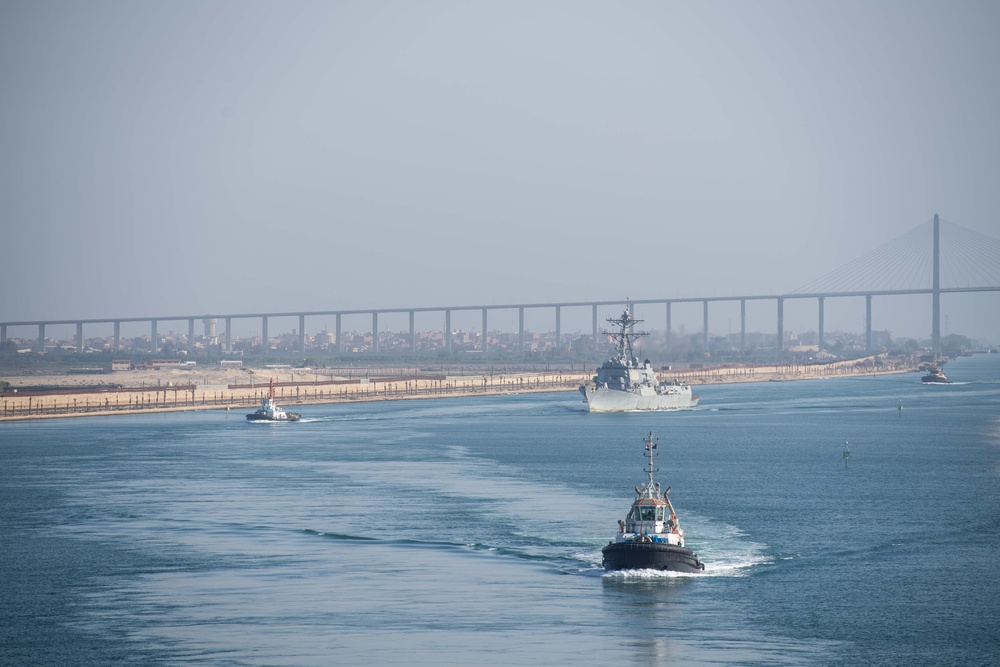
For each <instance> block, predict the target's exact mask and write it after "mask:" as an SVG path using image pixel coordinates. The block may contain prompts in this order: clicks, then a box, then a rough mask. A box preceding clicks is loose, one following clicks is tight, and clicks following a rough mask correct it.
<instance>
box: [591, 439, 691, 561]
mask: <svg viewBox="0 0 1000 667" xmlns="http://www.w3.org/2000/svg"><path fill="white" fill-rule="evenodd" d="M643 442H644V443H645V445H646V455H647V456H648V457H649V467H648V468H643V470H644V471H645V472H646V473H647V474H648V475H649V480H648V481H647V482H646V483H644V484H643V485H642V486H637V487H635V500H633V501H632V509H630V510H629V513H628V516H626V517H625V519H620V520H619V521H618V533H617V534H616V535H615V539H614V540H612V541H611V542H609V543H608V546H606V547H604V548H603V549H601V553H602V554H603V555H604V569H605V570H669V571H671V572H688V573H696V572H702V571H704V569H705V564H704V563H702V562H701V561H700V560H698V556H696V555H695V553H694V552H693V551H692V550H691V549H687V548H685V547H684V531H683V530H681V526H680V522H679V521H678V520H677V513H676V512H675V511H674V506H673V504H672V503H671V502H670V496H669V494H670V487H669V486H668V487H667V489H666V490H665V491H663V492H661V491H660V484H659V483H658V482H654V481H653V473H654V472H658V471H659V468H655V469H654V468H653V456H654V455H655V454H656V446H657V441H656V439H655V438H653V434H652V433H650V434H649V437H648V438H646V439H644V441H643Z"/></svg>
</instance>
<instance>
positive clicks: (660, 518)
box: [656, 507, 663, 521]
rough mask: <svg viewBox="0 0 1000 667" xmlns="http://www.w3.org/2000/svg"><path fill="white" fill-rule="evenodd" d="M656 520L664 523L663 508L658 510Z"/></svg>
mask: <svg viewBox="0 0 1000 667" xmlns="http://www.w3.org/2000/svg"><path fill="white" fill-rule="evenodd" d="M656 520H657V521H663V507H657V508H656Z"/></svg>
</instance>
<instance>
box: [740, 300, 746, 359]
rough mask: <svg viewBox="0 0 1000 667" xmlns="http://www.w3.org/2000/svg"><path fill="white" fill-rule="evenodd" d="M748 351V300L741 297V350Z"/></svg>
mask: <svg viewBox="0 0 1000 667" xmlns="http://www.w3.org/2000/svg"><path fill="white" fill-rule="evenodd" d="M746 351H747V300H746V299H740V352H746Z"/></svg>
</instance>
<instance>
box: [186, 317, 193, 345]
mask: <svg viewBox="0 0 1000 667" xmlns="http://www.w3.org/2000/svg"><path fill="white" fill-rule="evenodd" d="M187 350H188V352H192V351H194V318H193V317H189V318H188V342H187Z"/></svg>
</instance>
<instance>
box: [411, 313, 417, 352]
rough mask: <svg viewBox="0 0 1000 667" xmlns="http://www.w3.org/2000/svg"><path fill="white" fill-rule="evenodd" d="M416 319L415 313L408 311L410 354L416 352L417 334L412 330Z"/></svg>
mask: <svg viewBox="0 0 1000 667" xmlns="http://www.w3.org/2000/svg"><path fill="white" fill-rule="evenodd" d="M415 319H416V313H414V312H413V311H412V310H411V311H410V354H413V353H414V352H416V351H417V332H416V330H415V329H414V321H415Z"/></svg>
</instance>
